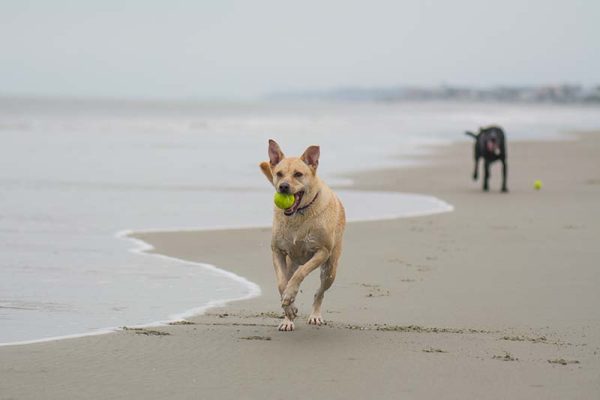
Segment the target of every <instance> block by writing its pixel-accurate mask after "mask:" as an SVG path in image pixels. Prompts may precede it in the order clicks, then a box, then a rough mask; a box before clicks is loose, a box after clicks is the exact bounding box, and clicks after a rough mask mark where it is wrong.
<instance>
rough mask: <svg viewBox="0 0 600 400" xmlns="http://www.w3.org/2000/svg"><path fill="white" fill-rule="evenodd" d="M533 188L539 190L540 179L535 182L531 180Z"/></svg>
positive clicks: (540, 186)
mask: <svg viewBox="0 0 600 400" xmlns="http://www.w3.org/2000/svg"><path fill="white" fill-rule="evenodd" d="M533 188H534V189H535V190H540V189H541V188H542V181H540V180H539V179H538V180H536V181H535V182H533Z"/></svg>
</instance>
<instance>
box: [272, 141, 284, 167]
mask: <svg viewBox="0 0 600 400" xmlns="http://www.w3.org/2000/svg"><path fill="white" fill-rule="evenodd" d="M284 158H285V156H284V155H283V152H282V151H281V149H280V148H279V145H278V144H277V142H276V141H274V140H273V139H269V161H270V162H271V166H272V167H274V166H276V165H277V164H279V162H280V161H281V160H283V159H284Z"/></svg>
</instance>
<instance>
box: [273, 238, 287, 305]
mask: <svg viewBox="0 0 600 400" xmlns="http://www.w3.org/2000/svg"><path fill="white" fill-rule="evenodd" d="M272 250H273V267H274V268H275V277H276V278H277V289H279V295H280V296H281V294H283V291H284V290H285V288H286V286H287V283H288V279H289V276H288V272H287V263H286V256H285V253H284V252H283V251H281V250H279V249H278V248H276V247H273V248H272Z"/></svg>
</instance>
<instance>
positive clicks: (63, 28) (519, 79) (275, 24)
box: [0, 0, 600, 98]
mask: <svg viewBox="0 0 600 400" xmlns="http://www.w3.org/2000/svg"><path fill="white" fill-rule="evenodd" d="M599 21H600V0H503V1H492V2H490V1H487V2H486V1H482V0H478V1H476V0H473V1H471V0H454V1H450V0H431V1H427V0H406V1H398V0H396V1H375V0H370V1H360V2H358V1H350V0H339V1H337V0H336V1H327V0H321V1H312V0H303V1H293V2H292V1H284V0H273V1H260V0H246V1H236V0H213V1H202V0H190V1H177V0H171V1H152V0H129V1H128V0H119V1H114V0H96V1H92V0H87V1H86V0H72V1H66V0H52V1H50V0H38V1H28V0H0V94H22V95H36V94H40V95H52V96H55V95H56V96H103V97H104V96H108V97H133V98H135V97H141V98H163V97H164V98H190V97H191V98H252V97H254V96H259V95H261V94H264V93H267V92H272V91H281V90H303V89H324V88H331V87H335V86H386V85H404V84H415V85H436V84H440V83H447V84H457V85H478V86H483V85H496V84H540V83H555V82H573V83H582V84H586V85H589V84H600V22H599Z"/></svg>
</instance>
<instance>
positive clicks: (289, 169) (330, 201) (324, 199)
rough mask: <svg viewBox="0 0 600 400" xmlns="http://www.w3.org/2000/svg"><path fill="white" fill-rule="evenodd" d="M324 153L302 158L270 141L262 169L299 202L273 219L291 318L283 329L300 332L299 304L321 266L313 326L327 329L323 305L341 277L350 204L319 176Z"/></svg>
mask: <svg viewBox="0 0 600 400" xmlns="http://www.w3.org/2000/svg"><path fill="white" fill-rule="evenodd" d="M319 155H320V149H319V147H318V146H310V147H308V148H307V149H306V151H305V152H304V154H302V156H300V157H299V158H298V157H287V158H286V157H285V156H284V155H283V152H282V151H281V149H280V148H279V145H278V144H277V143H276V142H275V141H274V140H269V160H270V162H262V163H261V164H260V168H261V170H262V172H263V174H265V176H266V177H267V179H268V180H269V182H271V183H272V184H273V186H274V187H275V189H276V190H277V191H278V192H281V193H290V194H293V195H294V198H295V201H294V204H293V205H292V206H291V207H290V208H288V209H286V210H281V209H279V208H277V207H275V210H274V216H273V238H272V241H271V249H272V250H273V266H274V267H275V275H276V277H277V287H278V289H279V294H280V295H281V306H282V307H283V310H284V313H285V318H284V320H283V322H282V323H281V324H280V325H279V330H280V331H292V330H294V318H296V315H297V312H298V309H297V308H296V307H295V306H294V300H295V299H296V295H297V294H298V290H299V288H300V284H301V283H302V281H303V280H304V278H306V276H307V275H308V274H310V273H311V272H312V271H313V270H315V269H317V268H319V267H321V286H320V287H319V289H318V290H317V293H315V299H314V303H313V310H312V313H311V314H310V317H309V318H308V323H309V324H313V325H321V324H322V323H323V317H322V316H321V303H322V302H323V296H324V294H325V291H326V290H327V289H329V287H330V286H331V284H332V283H333V281H334V279H335V273H336V269H337V265H338V261H339V259H340V255H341V252H342V236H343V234H344V227H345V225H346V215H345V212H344V206H343V205H342V203H341V201H340V200H339V199H338V197H337V196H336V195H335V193H334V192H333V191H332V190H331V189H330V188H329V187H328V186H327V185H325V183H323V181H321V179H320V178H319V177H318V176H317V167H318V165H319Z"/></svg>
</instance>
